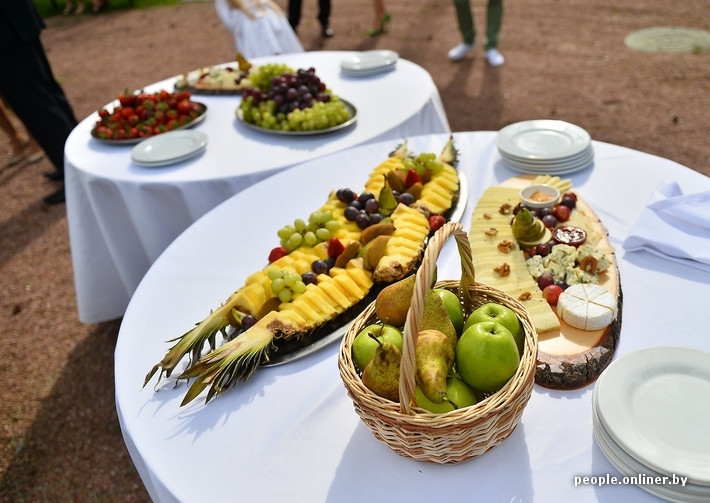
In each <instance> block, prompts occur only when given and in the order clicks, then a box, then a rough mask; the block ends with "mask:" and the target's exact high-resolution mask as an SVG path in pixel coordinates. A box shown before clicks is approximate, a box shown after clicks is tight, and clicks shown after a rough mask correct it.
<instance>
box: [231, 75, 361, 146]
mask: <svg viewBox="0 0 710 503" xmlns="http://www.w3.org/2000/svg"><path fill="white" fill-rule="evenodd" d="M249 81H250V87H245V88H244V89H243V90H242V101H241V102H240V104H239V107H238V108H237V111H236V115H237V120H238V121H239V122H241V123H242V124H244V125H246V126H247V127H249V128H251V129H254V130H257V131H262V132H266V133H270V134H279V135H290V136H301V135H314V134H324V133H332V132H334V131H340V130H342V129H345V128H347V127H349V126H351V125H353V124H354V123H355V122H356V121H357V110H356V108H355V106H354V105H353V104H352V103H350V102H348V101H346V100H344V99H342V98H340V97H339V96H337V95H336V94H335V93H333V91H331V90H330V89H328V87H327V85H326V83H325V82H323V81H322V80H321V79H320V78H319V77H318V75H316V71H315V69H314V68H308V69H304V68H299V69H298V70H295V69H293V68H291V67H289V66H288V65H285V64H283V63H269V64H266V65H263V66H260V67H259V68H257V69H254V70H252V72H251V74H250V76H249Z"/></svg>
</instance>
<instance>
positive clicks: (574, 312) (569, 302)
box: [557, 283, 618, 330]
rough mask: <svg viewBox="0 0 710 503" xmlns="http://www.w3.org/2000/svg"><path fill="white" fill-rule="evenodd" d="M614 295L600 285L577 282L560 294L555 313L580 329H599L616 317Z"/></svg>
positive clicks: (606, 325)
mask: <svg viewBox="0 0 710 503" xmlns="http://www.w3.org/2000/svg"><path fill="white" fill-rule="evenodd" d="M617 312H618V304H617V302H616V297H614V295H613V294H612V293H611V292H610V291H609V290H607V289H606V288H605V287H603V286H601V285H595V284H588V283H579V284H576V285H572V286H570V287H569V288H567V289H566V290H565V291H564V292H562V293H561V294H560V297H559V299H558V300H557V314H558V316H559V317H560V318H561V319H562V320H564V321H565V323H567V324H569V325H570V326H573V327H575V328H579V329H580V330H601V329H602V328H605V327H608V326H609V325H611V322H612V321H614V319H616V315H617Z"/></svg>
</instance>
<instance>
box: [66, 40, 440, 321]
mask: <svg viewBox="0 0 710 503" xmlns="http://www.w3.org/2000/svg"><path fill="white" fill-rule="evenodd" d="M352 54H355V53H353V52H336V51H333V52H325V51H324V52H313V53H299V54H285V55H280V56H278V57H270V58H256V59H254V60H253V63H254V64H255V65H260V64H265V63H269V62H278V63H285V64H288V65H290V66H291V67H292V68H308V67H314V68H315V69H316V72H317V74H318V75H319V76H320V77H321V79H322V80H323V81H324V82H325V83H326V84H327V85H328V86H329V87H330V88H331V89H332V90H333V92H335V93H336V94H338V95H339V96H341V97H342V98H343V99H345V100H347V101H349V102H350V103H352V104H353V105H354V106H355V107H356V109H357V111H358V119H357V122H356V123H355V125H354V126H351V127H348V128H346V129H343V130H341V131H338V132H335V133H329V134H323V135H314V136H297V137H293V136H283V135H274V134H269V133H263V132H260V131H255V130H253V129H250V128H249V127H247V126H245V125H244V124H242V123H241V122H239V121H237V120H236V115H235V111H236V109H237V106H238V104H239V100H240V97H239V96H208V95H195V96H194V100H195V101H199V102H201V103H204V104H205V105H207V116H206V119H205V120H204V121H203V122H201V123H200V124H198V125H196V126H195V128H196V129H198V130H200V131H203V132H204V133H206V134H207V137H208V140H207V141H208V144H207V149H206V151H205V152H204V153H203V154H201V155H199V156H197V157H194V158H191V159H188V160H185V161H182V162H179V163H177V164H173V165H170V166H163V167H160V168H146V167H141V166H138V165H136V164H133V163H132V162H131V157H130V152H131V147H130V146H125V145H124V146H119V145H107V144H106V143H102V142H100V141H98V140H96V139H94V138H92V137H91V134H90V132H91V129H92V128H93V126H94V124H95V122H96V120H97V119H98V113H94V114H92V115H90V116H89V117H86V118H85V119H84V120H83V121H81V123H80V124H79V125H78V126H77V127H76V128H75V129H74V131H73V132H72V133H71V135H70V136H69V138H68V140H67V143H66V147H65V171H66V173H65V176H66V191H67V218H68V222H69V236H70V240H71V253H72V262H73V266H74V278H75V286H76V295H77V304H78V312H79V319H80V320H81V321H82V322H85V323H95V322H101V321H107V320H110V319H114V318H118V317H120V316H122V315H123V313H124V311H125V309H126V306H127V305H128V301H129V300H130V298H131V295H132V294H133V292H134V291H135V289H136V287H137V286H138V283H139V282H140V280H141V278H142V277H143V275H144V274H145V272H146V271H147V270H148V268H149V267H150V265H151V264H152V263H153V262H154V261H155V259H156V258H158V256H159V255H160V254H161V253H162V251H163V250H164V249H165V248H166V247H167V246H168V245H169V244H170V243H171V242H172V241H173V240H174V239H175V238H176V237H177V236H178V235H179V234H180V233H181V232H182V231H183V230H185V229H186V228H187V227H188V226H189V225H190V224H192V223H193V222H195V221H196V220H197V219H198V218H200V217H201V216H202V215H203V214H205V213H206V212H207V211H209V210H211V209H212V208H214V207H215V206H217V205H218V204H219V203H221V202H222V201H224V200H225V199H227V198H229V197H230V196H232V195H234V194H236V193H237V192H239V191H240V190H243V189H244V188H246V187H249V186H250V185H252V184H254V183H256V182H258V181H259V180H262V179H264V178H266V177H268V176H270V175H273V174H274V173H277V172H279V171H281V170H283V169H285V168H288V167H290V166H293V165H295V164H297V163H300V162H304V161H307V160H311V159H315V158H318V157H321V156H323V155H326V154H330V153H333V152H337V151H339V150H343V149H346V148H349V147H353V146H356V145H361V144H366V143H369V142H374V141H379V140H386V139H393V140H398V139H399V140H401V139H402V138H404V137H407V136H412V135H419V134H425V133H445V132H449V131H450V128H449V123H448V120H447V118H446V114H445V112H444V109H443V105H442V103H441V99H440V96H439V92H438V91H437V89H436V86H435V85H434V82H433V80H432V78H431V76H430V75H429V74H428V73H427V72H426V70H424V69H423V68H422V67H420V66H418V65H416V64H414V63H412V62H410V61H407V60H403V59H400V60H399V61H398V62H397V63H396V65H395V69H394V70H393V71H389V72H386V73H382V74H379V75H373V76H368V77H352V76H348V75H345V74H343V73H341V71H340V62H341V61H342V60H343V59H344V58H345V57H347V56H349V55H352ZM174 84H175V78H170V79H166V80H164V81H162V82H158V83H155V84H151V85H150V86H147V87H146V88H145V90H146V91H148V92H154V91H157V90H160V89H168V90H172V89H173V88H174ZM115 104H116V103H113V104H110V105H109V107H110V108H113V106H114V105H115ZM299 189H301V190H307V188H306V187H302V188H295V189H294V190H299ZM268 210H269V202H268V201H264V205H263V206H260V207H259V208H257V211H259V212H263V211H268ZM220 241H221V236H215V238H214V240H213V241H212V243H210V245H215V246H219V242H220Z"/></svg>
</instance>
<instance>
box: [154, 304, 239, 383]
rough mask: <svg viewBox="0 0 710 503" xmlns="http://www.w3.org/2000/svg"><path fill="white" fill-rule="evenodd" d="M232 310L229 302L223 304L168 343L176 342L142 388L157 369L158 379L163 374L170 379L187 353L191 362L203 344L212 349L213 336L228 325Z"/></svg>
mask: <svg viewBox="0 0 710 503" xmlns="http://www.w3.org/2000/svg"><path fill="white" fill-rule="evenodd" d="M232 308H233V306H231V304H230V303H229V302H228V303H226V304H223V305H222V306H221V307H220V308H219V309H217V310H216V311H214V312H212V313H211V314H210V315H209V316H208V317H207V318H205V319H204V320H202V321H201V322H200V323H198V324H197V325H196V326H195V328H193V329H192V330H189V331H188V332H186V333H185V334H183V335H182V336H181V337H178V338H177V339H172V340H170V341H168V342H174V341H177V343H176V344H175V345H174V346H173V347H171V348H170V349H169V350H168V352H167V354H166V355H165V357H163V359H162V360H161V361H160V362H159V363H157V364H156V365H155V366H154V367H153V368H152V369H151V371H150V372H148V374H147V375H146V377H145V381H144V382H143V386H145V385H146V384H148V381H150V380H151V379H152V378H153V376H154V375H155V373H156V372H157V371H158V370H159V369H160V374H159V377H162V376H163V374H165V377H170V375H171V374H172V372H173V370H174V369H175V367H176V366H177V365H178V363H180V360H182V359H183V357H184V356H185V355H186V354H188V353H190V355H191V361H193V362H196V361H198V360H199V359H200V356H201V354H202V350H203V349H204V346H205V342H209V345H210V349H214V347H215V336H216V334H217V332H221V331H222V330H224V329H225V327H226V326H227V325H228V324H229V320H228V316H227V315H228V313H230V311H231V310H232Z"/></svg>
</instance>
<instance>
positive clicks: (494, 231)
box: [483, 227, 498, 236]
mask: <svg viewBox="0 0 710 503" xmlns="http://www.w3.org/2000/svg"><path fill="white" fill-rule="evenodd" d="M483 234H485V235H486V236H495V235H496V234H498V229H496V228H495V227H491V228H490V229H488V230H487V231H483Z"/></svg>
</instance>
